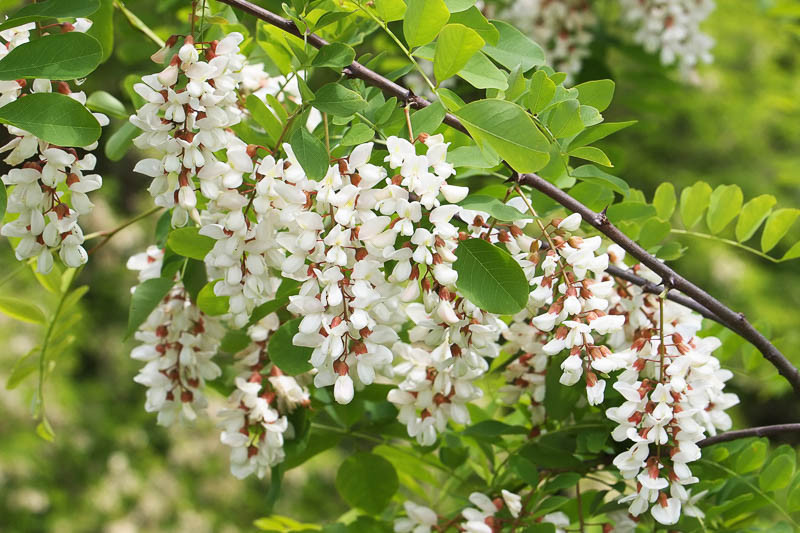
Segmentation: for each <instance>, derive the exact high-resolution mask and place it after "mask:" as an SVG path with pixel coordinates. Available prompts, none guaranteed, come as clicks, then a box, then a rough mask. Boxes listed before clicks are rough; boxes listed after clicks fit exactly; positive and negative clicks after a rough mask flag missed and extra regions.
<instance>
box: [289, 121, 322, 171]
mask: <svg viewBox="0 0 800 533" xmlns="http://www.w3.org/2000/svg"><path fill="white" fill-rule="evenodd" d="M289 142H290V144H291V145H292V151H293V152H294V156H295V157H296V158H297V162H298V163H300V166H301V167H303V170H305V171H306V175H308V177H309V178H311V179H312V180H314V181H319V180H321V179H322V178H324V177H325V174H326V173H327V172H328V163H329V160H328V152H327V150H325V145H323V144H322V142H321V141H320V140H319V139H317V138H316V137H314V136H313V135H312V134H311V133H309V132H308V130H307V129H306V128H298V129H297V131H295V132H294V135H292V139H291V141H289Z"/></svg>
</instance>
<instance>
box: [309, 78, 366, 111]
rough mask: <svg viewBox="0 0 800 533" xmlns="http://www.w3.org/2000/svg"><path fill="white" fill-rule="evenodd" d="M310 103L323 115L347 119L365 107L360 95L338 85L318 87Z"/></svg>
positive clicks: (364, 101)
mask: <svg viewBox="0 0 800 533" xmlns="http://www.w3.org/2000/svg"><path fill="white" fill-rule="evenodd" d="M311 103H312V105H313V106H314V107H316V108H317V109H319V110H320V111H322V112H323V113H328V114H330V115H336V116H342V117H349V116H350V115H352V114H353V113H357V112H358V111H361V110H362V109H364V108H365V107H366V106H367V101H366V100H364V98H362V97H361V95H360V94H358V93H357V92H355V91H352V90H350V89H348V88H347V87H345V86H344V85H340V84H338V83H328V84H327V85H323V86H322V87H320V89H319V90H318V91H317V92H316V94H315V95H314V101H313V102H311Z"/></svg>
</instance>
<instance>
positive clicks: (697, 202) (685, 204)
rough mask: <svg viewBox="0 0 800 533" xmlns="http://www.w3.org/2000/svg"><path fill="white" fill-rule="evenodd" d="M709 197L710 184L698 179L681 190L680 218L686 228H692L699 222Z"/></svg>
mask: <svg viewBox="0 0 800 533" xmlns="http://www.w3.org/2000/svg"><path fill="white" fill-rule="evenodd" d="M710 199H711V186H710V185H709V184H708V183H706V182H704V181H698V182H697V183H695V184H694V185H692V186H691V187H687V188H685V189H683V191H681V205H680V211H681V220H682V221H683V225H684V226H685V227H686V229H692V228H693V227H694V226H695V225H697V223H698V222H700V219H701V218H702V217H703V212H704V211H705V210H706V208H707V207H708V202H709V200H710Z"/></svg>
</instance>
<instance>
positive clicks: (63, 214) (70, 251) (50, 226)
mask: <svg viewBox="0 0 800 533" xmlns="http://www.w3.org/2000/svg"><path fill="white" fill-rule="evenodd" d="M91 24H92V23H91V21H90V20H88V19H81V18H79V19H77V20H76V21H75V23H74V24H71V23H68V22H64V23H60V24H55V25H52V26H50V27H48V29H47V32H49V33H53V32H55V31H60V32H71V31H79V32H85V31H87V30H88V29H89V28H90V27H91ZM34 28H35V24H34V23H28V24H24V25H21V26H18V27H15V28H9V29H6V30H3V31H0V39H2V41H0V59H2V58H3V57H4V56H5V55H7V54H8V53H9V52H10V51H11V50H13V49H14V48H16V47H17V46H20V45H24V44H26V43H28V42H29V40H30V32H31V30H33V29H34ZM53 91H56V92H59V93H61V94H64V95H67V96H69V97H70V98H72V99H73V100H75V101H77V102H78V103H80V104H81V105H86V94H85V93H84V92H83V91H73V90H72V87H71V85H70V83H69V82H67V81H51V80H48V79H34V80H31V81H30V82H29V81H26V80H24V79H22V80H11V81H0V106H3V105H6V104H8V103H10V102H13V101H15V100H17V99H18V98H21V97H23V96H25V95H26V94H34V93H49V92H53ZM93 115H94V117H95V118H96V119H97V121H98V122H99V123H100V125H102V126H105V125H107V124H108V118H107V117H106V116H105V115H103V114H101V113H93ZM4 127H5V128H6V129H7V130H8V133H9V134H10V135H11V141H9V142H8V143H7V144H6V145H5V146H2V147H0V153H6V152H7V154H6V156H5V158H4V159H3V161H4V162H5V163H7V164H8V165H9V166H11V169H10V170H8V172H7V173H6V174H4V175H3V176H0V179H2V181H3V183H4V184H5V185H7V186H11V187H12V189H11V191H10V193H9V194H8V206H7V210H8V212H9V213H13V214H17V215H18V217H17V218H16V219H14V220H12V221H11V222H9V223H7V224H5V225H4V226H3V227H2V228H0V234H2V235H3V236H6V237H12V238H18V239H19V242H18V243H17V245H16V247H15V249H14V252H15V255H16V257H17V259H18V260H20V261H25V260H28V259H33V258H35V259H36V264H37V270H38V271H39V272H40V273H42V274H47V273H49V272H50V271H51V270H52V268H53V264H54V259H55V258H54V254H55V253H58V257H59V258H60V259H61V261H62V262H63V264H64V265H66V266H67V267H71V268H76V267H79V266H81V265H83V264H85V263H86V261H87V260H88V254H87V252H86V250H85V249H84V247H83V243H84V234H83V230H82V228H81V227H80V225H79V224H78V218H79V217H80V216H81V215H88V214H89V213H90V212H91V211H92V208H93V207H94V204H92V202H91V201H90V200H89V197H88V195H87V194H88V193H90V192H93V191H96V190H98V189H99V188H100V187H101V185H102V184H103V180H102V178H101V177H100V175H99V174H94V173H92V171H93V170H94V168H95V164H96V162H97V158H96V157H95V156H94V154H92V153H91V152H92V151H93V150H94V149H95V148H96V147H97V143H96V142H95V143H93V144H92V145H90V146H85V147H82V148H79V149H75V148H64V147H59V146H55V145H52V144H50V143H48V142H46V141H44V140H43V139H39V138H38V137H36V136H35V135H33V134H32V133H30V132H27V131H25V130H23V129H20V128H17V127H15V126H11V125H4Z"/></svg>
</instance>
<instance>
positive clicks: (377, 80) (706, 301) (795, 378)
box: [220, 0, 800, 395]
mask: <svg viewBox="0 0 800 533" xmlns="http://www.w3.org/2000/svg"><path fill="white" fill-rule="evenodd" d="M220 2H222V3H223V4H227V5H229V6H232V7H234V8H237V9H239V10H241V11H244V12H246V13H249V14H251V15H253V16H255V17H256V18H259V19H261V20H263V21H265V22H267V23H269V24H271V25H273V26H275V27H277V28H279V29H281V30H283V31H285V32H287V33H290V34H292V35H295V36H297V37H300V38H303V39H305V40H306V41H307V42H308V43H309V44H311V45H312V46H314V47H315V48H321V47H322V46H324V45H326V44H328V43H327V41H325V40H324V39H322V38H321V37H319V36H318V35H315V34H313V33H310V34H304V33H303V32H301V31H300V30H299V29H298V28H297V26H295V24H294V22H292V21H291V20H288V19H285V18H283V17H280V16H278V15H276V14H274V13H272V12H271V11H269V10H267V9H264V8H262V7H259V6H257V5H255V4H252V3H250V2H248V1H246V0H220ZM343 73H344V74H345V75H346V76H348V77H351V78H358V79H360V80H363V81H364V82H366V83H368V84H370V85H373V86H375V87H378V88H379V89H381V90H382V91H383V92H384V93H385V94H388V95H391V96H395V97H397V98H398V99H399V100H401V101H403V102H406V103H407V104H408V105H410V106H411V107H413V108H415V109H422V108H424V107H427V106H429V105H431V104H430V102H429V101H427V100H426V99H425V98H422V97H420V96H417V95H415V94H414V93H412V92H411V91H410V90H409V89H407V88H405V87H403V86H401V85H399V84H397V83H395V82H393V81H391V80H389V79H387V78H385V77H383V76H381V75H380V74H378V73H377V72H374V71H372V70H370V69H368V68H366V67H365V66H364V65H362V64H360V63H358V62H357V61H353V62H352V63H351V64H350V65H348V66H347V67H345V68H344V69H343ZM444 123H445V124H448V125H449V126H452V127H453V128H455V129H457V130H459V131H461V132H463V133H465V134H467V135H469V132H468V131H467V130H466V128H465V127H464V125H463V124H462V123H461V121H460V120H458V118H457V117H456V116H455V115H453V114H451V113H447V114H446V115H445V117H444ZM517 182H518V183H519V184H520V185H527V186H529V187H533V188H534V189H536V190H537V191H539V192H541V193H543V194H544V195H546V196H549V197H550V198H552V199H553V200H555V201H556V202H558V203H559V204H561V205H562V206H564V207H566V208H567V209H569V210H570V211H572V212H573V213H578V214H580V215H581V217H582V218H583V220H584V221H586V222H587V223H589V224H590V225H591V226H593V227H594V228H596V229H597V230H599V231H600V232H601V233H603V234H604V235H605V236H606V237H608V238H609V239H611V240H612V241H614V242H615V243H617V244H618V245H620V246H621V247H622V248H623V249H624V250H625V251H626V252H628V253H629V254H631V256H633V257H635V258H636V259H638V260H639V261H640V262H641V263H642V264H644V265H645V266H647V267H648V268H650V270H652V271H653V272H655V273H656V274H657V275H659V276H660V277H661V279H662V280H664V282H663V283H664V285H665V287H667V288H670V289H677V290H679V291H680V292H682V293H683V294H684V295H685V296H687V297H689V298H691V299H693V300H694V301H695V302H697V303H698V304H700V305H702V306H703V307H704V308H706V309H708V310H709V311H710V312H711V313H713V314H714V315H716V317H718V319H719V322H720V323H721V324H722V325H723V326H725V327H727V328H728V329H730V330H731V331H733V332H735V333H737V334H739V335H740V336H741V337H742V338H744V339H745V340H747V341H748V342H750V343H751V344H753V346H755V347H756V348H758V350H759V351H760V352H761V354H762V355H763V356H764V358H765V359H767V361H769V362H770V363H771V364H772V365H773V366H774V367H775V368H776V369H777V370H778V372H779V373H780V374H781V375H782V376H783V377H784V378H786V380H787V381H789V383H790V384H791V385H792V387H793V388H794V390H795V393H796V394H798V395H800V370H798V369H797V368H796V367H795V366H794V365H793V364H792V363H791V362H790V361H789V360H788V359H787V358H786V357H785V356H784V355H783V354H782V353H781V352H780V350H778V349H777V348H776V347H775V346H774V345H773V344H772V343H771V342H770V341H769V340H768V339H767V338H766V337H765V336H764V335H762V334H761V333H760V332H759V331H758V330H756V329H755V328H754V327H753V325H752V324H750V322H748V321H747V319H746V318H745V316H744V314H742V313H737V312H736V311H734V310H732V309H731V308H729V307H727V306H726V305H725V304H723V303H721V302H720V301H719V300H717V299H716V298H714V297H713V296H711V295H710V294H708V293H707V292H706V291H705V290H703V289H701V288H700V287H698V286H697V285H695V284H694V283H692V282H691V281H689V280H688V279H686V278H684V277H683V276H681V275H680V274H678V273H677V272H676V271H675V270H673V269H672V268H671V267H669V266H668V265H666V264H665V263H663V262H661V261H660V260H659V259H658V258H657V257H655V256H654V255H651V254H650V253H648V252H647V250H645V249H644V248H642V247H641V246H640V245H639V244H637V243H636V242H635V241H634V240H632V239H631V238H630V237H628V236H627V235H625V234H624V233H623V232H622V231H620V230H619V228H617V227H616V226H615V225H614V224H612V223H611V222H610V221H609V220H608V217H606V215H605V213H597V212H595V211H593V210H592V209H589V208H588V207H587V206H585V205H584V204H582V203H581V202H579V201H578V200H576V199H575V198H573V197H572V196H570V195H569V194H567V193H566V192H564V191H562V190H561V189H559V188H558V187H556V186H555V185H553V184H552V183H550V182H549V181H547V180H545V179H544V178H542V177H540V176H538V175H536V174H522V175H519V176H518V177H517Z"/></svg>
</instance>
